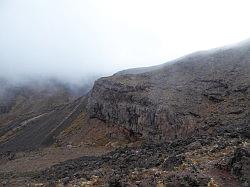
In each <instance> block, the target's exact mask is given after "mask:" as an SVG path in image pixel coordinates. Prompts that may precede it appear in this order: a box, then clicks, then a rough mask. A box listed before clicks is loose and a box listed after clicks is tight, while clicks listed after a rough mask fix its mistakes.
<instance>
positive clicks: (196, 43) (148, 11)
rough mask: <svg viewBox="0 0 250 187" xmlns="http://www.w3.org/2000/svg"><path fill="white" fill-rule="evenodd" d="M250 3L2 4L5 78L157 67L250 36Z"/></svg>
mask: <svg viewBox="0 0 250 187" xmlns="http://www.w3.org/2000/svg"><path fill="white" fill-rule="evenodd" d="M249 7H250V1H249V0H188V1H187V0H169V1H168V0H0V76H8V77H18V76H21V75H22V76H23V75H28V76H33V75H35V76H57V77H62V78H70V79H79V78H81V77H84V76H87V75H92V74H100V73H101V74H105V75H109V74H111V73H115V72H116V71H118V70H122V69H126V68H133V67H140V66H150V65H156V64H161V63H164V62H167V61H168V60H171V59H174V58H177V57H180V56H182V55H185V54H188V53H191V52H194V51H197V50H204V49H209V48H214V47H219V46H222V45H226V44H230V43H234V42H238V41H241V40H244V39H247V38H250V24H249V19H250V11H249Z"/></svg>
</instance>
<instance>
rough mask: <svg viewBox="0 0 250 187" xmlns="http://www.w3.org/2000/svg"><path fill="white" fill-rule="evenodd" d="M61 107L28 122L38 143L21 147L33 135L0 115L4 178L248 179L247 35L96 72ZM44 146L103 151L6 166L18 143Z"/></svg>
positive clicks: (102, 182) (66, 181) (91, 182)
mask: <svg viewBox="0 0 250 187" xmlns="http://www.w3.org/2000/svg"><path fill="white" fill-rule="evenodd" d="M61 107H62V108H61V111H58V115H57V114H56V113H55V112H52V114H53V115H52V114H51V117H49V118H46V117H42V116H38V117H37V118H35V120H33V122H32V123H31V122H30V121H28V122H27V124H28V125H30V127H32V129H38V130H39V129H43V127H44V128H45V129H47V131H45V130H43V131H42V132H48V133H47V135H46V136H45V138H41V139H39V140H43V141H42V142H39V144H38V146H26V147H25V144H26V143H25V142H28V141H32V137H33V138H34V134H32V135H30V136H29V134H31V133H30V131H29V129H27V128H21V130H20V132H19V131H14V132H13V128H11V127H12V126H11V125H13V122H11V121H8V120H7V121H8V123H5V122H3V123H2V124H1V126H3V127H4V128H8V133H9V134H10V135H8V134H7V135H8V136H7V135H6V133H4V132H3V135H1V138H2V143H1V145H0V148H1V149H2V155H1V157H2V159H1V160H2V161H3V162H2V164H1V163H0V168H3V172H1V174H0V178H1V179H2V181H3V182H2V184H3V185H7V186H8V185H14V186H20V185H28V184H29V185H37V186H39V185H40V186H42V185H43V186H46V185H47V186H54V185H66V186H74V185H76V186H158V187H162V186H210V187H212V186H213V187H214V186H225V187H226V186H249V185H250V146H249V145H250V144H249V143H250V142H249V137H250V124H249V122H250V115H249V111H250V110H249V109H250V42H249V41H248V42H244V43H241V44H238V45H235V46H229V47H225V48H221V49H215V50H212V51H207V52H198V53H195V54H191V55H189V56H186V57H183V58H181V59H178V60H175V61H174V62H172V63H166V64H163V65H160V66H155V67H153V68H143V69H133V70H126V71H122V72H118V73H117V74H115V75H113V76H111V77H105V78H101V79H98V80H97V81H96V82H95V84H94V86H93V88H92V90H91V91H90V92H89V93H88V94H87V95H86V97H84V98H80V99H78V100H75V101H72V102H70V103H66V104H63V105H62V106H61ZM62 111H65V112H67V115H66V117H67V118H63V117H62V116H64V114H63V113H62ZM42 114H43V113H42ZM40 115H41V114H40ZM58 116H60V117H58ZM4 119H6V117H5V118H4ZM11 119H12V118H11ZM44 119H46V120H45V121H46V123H41V121H44ZM53 119H58V121H55V120H53ZM26 120H27V119H26ZM14 121H15V120H14ZM31 121H32V120H31ZM19 124H23V121H20V123H19V122H17V123H15V125H13V126H14V127H15V128H17V127H18V125H19ZM36 124H39V125H40V127H39V128H37V127H38V126H37V125H36ZM42 124H44V126H43V125H42ZM51 129H52V130H51ZM0 130H1V129H0ZM0 132H1V131H0ZM27 132H29V133H27ZM22 134H25V136H24V137H23V136H22ZM43 137H44V136H43ZM19 140H22V141H19ZM18 142H20V143H18ZM22 142H23V145H22ZM6 145H11V146H6ZM27 145H30V144H27ZM46 146H47V147H48V146H49V147H51V146H52V147H55V149H57V148H58V149H61V150H64V149H65V148H67V149H75V150H83V149H85V147H86V148H87V147H88V149H89V148H92V149H93V150H94V149H96V148H97V147H98V149H99V148H105V149H106V148H107V150H105V151H103V152H102V153H98V154H89V155H88V154H82V155H78V156H79V157H76V156H74V157H72V159H71V160H69V158H68V157H67V159H62V160H61V161H60V162H59V161H58V162H57V163H56V162H54V161H53V163H50V164H49V163H48V162H46V164H48V167H46V168H44V167H41V168H40V169H30V170H27V171H25V172H24V171H18V172H16V171H15V167H13V168H14V169H12V170H11V169H10V170H8V171H7V170H6V171H5V170H4V166H7V165H8V163H9V165H8V166H10V165H11V166H13V165H14V164H13V163H14V162H15V159H16V158H17V156H16V155H17V154H18V153H19V152H20V151H24V152H25V151H31V153H30V154H31V155H32V154H33V152H32V151H34V150H33V149H39V148H42V147H46ZM19 147H21V148H23V149H16V148H19ZM8 148H11V149H9V150H8ZM78 148H79V149H78ZM80 148H81V149H80ZM40 151H41V154H45V149H41V150H40ZM83 152H84V151H83ZM90 152H91V151H90ZM24 158H25V157H24ZM65 158H66V157H65ZM4 162H7V165H4V164H6V163H4ZM27 163H28V162H27ZM12 164H13V165H12ZM31 167H32V166H31Z"/></svg>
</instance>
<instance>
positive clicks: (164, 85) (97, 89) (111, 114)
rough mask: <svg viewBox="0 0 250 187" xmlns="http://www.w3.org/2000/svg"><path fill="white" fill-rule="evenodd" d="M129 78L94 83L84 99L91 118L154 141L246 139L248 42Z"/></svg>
mask: <svg viewBox="0 0 250 187" xmlns="http://www.w3.org/2000/svg"><path fill="white" fill-rule="evenodd" d="M125 72H126V71H125ZM127 73H129V74H126V73H124V72H123V73H122V74H119V73H118V74H115V75H114V76H111V77H106V78H101V79H99V80H97V81H96V82H95V84H94V87H93V89H92V91H91V93H90V97H89V99H88V111H89V114H90V116H91V117H93V118H98V119H101V120H104V121H111V122H114V123H116V124H119V125H122V126H125V127H127V128H129V129H131V130H133V131H134V132H137V133H140V134H142V135H143V136H145V137H148V138H154V139H173V138H176V137H183V136H187V135H189V134H192V133H194V132H196V133H201V132H199V131H206V132H207V130H210V131H211V130H212V131H213V132H216V133H229V134H232V133H235V130H236V129H237V130H236V131H237V132H239V133H240V135H241V136H247V137H249V136H250V132H249V106H250V103H249V92H250V91H249V90H250V76H249V75H250V42H247V43H244V44H243V45H239V46H233V47H227V48H222V49H216V50H212V51H208V52H200V53H195V54H193V55H189V56H187V57H184V58H182V59H180V60H179V61H175V63H173V64H171V65H164V66H159V68H158V69H155V68H153V70H152V71H147V72H145V73H138V74H136V73H133V74H130V71H128V72H127Z"/></svg>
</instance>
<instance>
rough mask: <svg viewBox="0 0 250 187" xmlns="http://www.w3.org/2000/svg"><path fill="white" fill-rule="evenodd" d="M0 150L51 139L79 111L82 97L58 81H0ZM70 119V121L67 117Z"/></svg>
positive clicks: (20, 148) (18, 148) (23, 147)
mask: <svg viewBox="0 0 250 187" xmlns="http://www.w3.org/2000/svg"><path fill="white" fill-rule="evenodd" d="M1 84H2V86H3V87H2V88H3V89H2V90H1V94H0V150H1V152H2V153H3V152H7V151H23V150H32V149H35V148H39V147H41V146H42V145H46V144H48V143H53V140H52V137H53V136H55V135H58V134H59V133H60V132H61V131H62V130H63V129H64V128H66V127H67V126H69V125H70V123H71V121H72V120H73V119H74V118H75V117H76V116H77V115H79V114H80V112H82V110H83V108H84V107H85V106H83V105H85V104H83V103H84V98H79V99H78V100H75V99H76V98H77V97H79V95H78V93H77V91H75V90H76V89H80V90H81V91H83V89H82V88H76V89H75V90H71V89H70V88H69V87H68V85H66V84H63V83H61V82H59V81H55V80H48V81H47V82H39V81H38V82H37V83H35V82H33V81H32V82H28V83H26V84H21V85H17V84H11V83H8V82H7V81H3V80H2V81H1ZM70 120H71V121H70Z"/></svg>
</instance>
